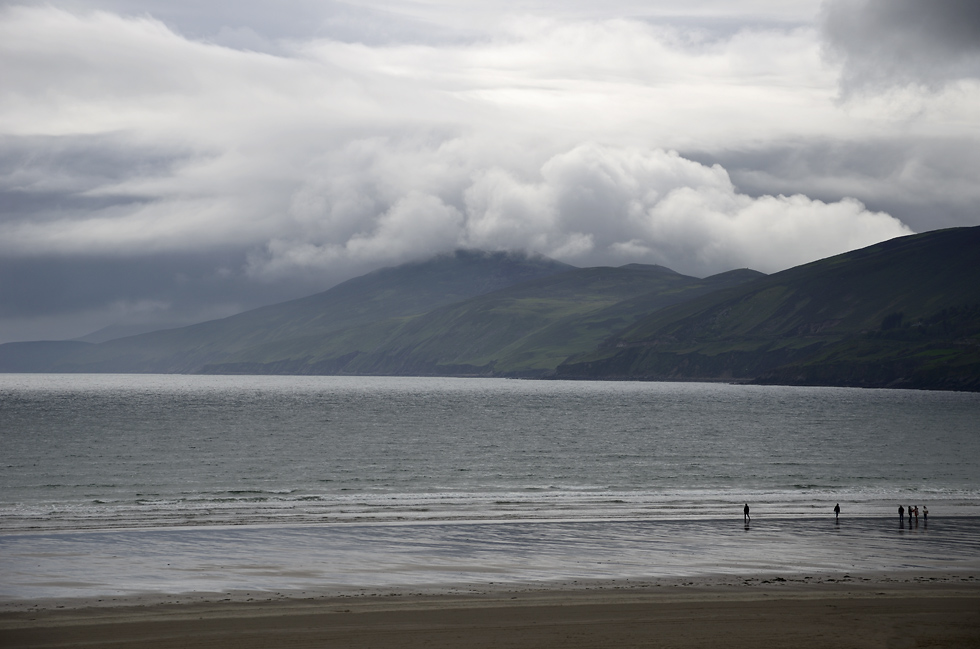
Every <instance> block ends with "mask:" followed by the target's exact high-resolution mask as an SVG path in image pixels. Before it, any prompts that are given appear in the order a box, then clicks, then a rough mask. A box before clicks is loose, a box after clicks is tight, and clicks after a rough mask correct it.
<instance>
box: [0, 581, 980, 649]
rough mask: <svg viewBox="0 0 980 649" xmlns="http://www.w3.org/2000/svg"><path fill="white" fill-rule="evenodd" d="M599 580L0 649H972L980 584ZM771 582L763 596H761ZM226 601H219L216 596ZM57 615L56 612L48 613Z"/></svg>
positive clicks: (396, 596)
mask: <svg viewBox="0 0 980 649" xmlns="http://www.w3.org/2000/svg"><path fill="white" fill-rule="evenodd" d="M846 574H847V575H848V576H847V577H844V576H843V575H836V576H829V575H824V576H823V577H816V576H799V575H797V576H785V577H783V578H782V579H783V581H776V580H775V579H767V578H766V577H765V576H759V577H751V578H741V577H740V578H733V577H726V576H714V577H711V578H704V577H702V578H693V579H671V580H656V581H648V582H642V583H633V582H629V583H626V582H622V581H607V582H590V583H588V584H570V583H566V584H550V585H547V586H544V587H541V586H538V587H533V586H531V587H526V588H525V587H515V585H511V586H509V587H508V586H506V585H500V587H497V588H495V587H492V586H491V587H484V588H482V589H480V588H473V589H470V590H467V588H466V586H465V585H460V586H459V588H458V589H457V590H456V591H455V592H449V591H447V590H444V591H443V592H430V593H425V592H419V591H418V590H417V589H415V590H414V591H412V592H401V593H399V592H396V591H394V590H392V589H382V590H380V591H379V592H375V593H370V594H361V595H349V596H343V595H336V594H334V595H332V596H330V595H325V594H324V595H322V596H310V597H282V598H277V597H276V594H274V593H265V594H264V595H266V596H267V597H266V598H265V599H259V598H255V597H253V598H252V599H253V601H248V600H247V599H243V598H244V596H245V595H249V594H251V595H259V593H234V594H230V595H233V597H232V598H230V601H220V600H218V599H216V596H217V595H219V594H218V593H209V594H205V593H199V594H197V596H198V597H199V598H200V599H198V600H194V598H193V597H184V596H181V597H182V598H183V599H181V600H179V603H178V602H170V603H167V602H164V601H159V598H145V597H141V596H130V597H125V598H121V600H122V601H117V602H114V603H102V604H99V605H94V602H86V601H84V600H80V601H75V602H74V604H75V605H74V606H72V605H70V603H69V602H65V603H63V604H60V605H54V602H48V604H49V605H53V606H50V607H45V608H34V609H23V610H10V609H8V608H6V607H4V608H0V644H2V645H3V646H4V647H30V646H37V645H45V646H54V647H71V646H84V645H92V644H94V645H98V646H110V645H111V646H153V647H160V648H164V647H178V646H181V647H182V646H202V647H203V646H208V647H219V648H221V647H228V648H235V649H248V648H250V647H262V646H296V647H314V646H331V647H367V646H382V647H385V646H398V647H410V648H411V647H434V648H438V647H460V646H475V647H496V646H508V647H539V648H547V647H595V646H616V647H631V646H651V645H653V646H675V647H695V646H720V645H725V646H731V647H742V646H745V647H749V646H760V645H763V646H765V645H770V646H774V647H783V646H785V647H795V648H809V647H841V646H845V647H849V646H854V647H858V646H862V647H867V646H881V647H914V646H932V645H938V646H943V647H975V646H978V644H980V575H977V574H961V575H957V574H944V575H941V574H938V573H930V572H921V571H908V572H889V573H876V574H866V575H850V574H849V573H846ZM766 582H768V583H766ZM221 595H229V594H221ZM57 606H65V608H58V607H57Z"/></svg>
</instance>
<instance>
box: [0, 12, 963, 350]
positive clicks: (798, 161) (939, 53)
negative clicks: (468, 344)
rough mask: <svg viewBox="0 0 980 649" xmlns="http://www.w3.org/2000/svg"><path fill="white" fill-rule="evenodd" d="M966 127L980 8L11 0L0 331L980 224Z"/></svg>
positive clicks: (2, 161) (7, 335)
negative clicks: (505, 265) (488, 261)
mask: <svg viewBox="0 0 980 649" xmlns="http://www.w3.org/2000/svg"><path fill="white" fill-rule="evenodd" d="M977 115H980V3H977V2H975V1H974V0H928V1H926V0H922V1H914V0H853V1H849V0H831V1H830V2H816V1H810V0H799V1H796V2H787V1H785V0H683V1H682V0H664V1H657V0H604V1H603V2H601V3H600V2H595V1H594V0H588V1H586V0H470V1H467V2H453V1H451V0H416V1H410V0H367V1H365V2H355V3H345V2H339V1H329V0H325V1H314V0H285V1H283V0H278V1H276V2H271V1H270V2H266V1H259V0H221V1H208V0H194V1H191V0H145V1H138V0H45V1H44V2H3V1H0V342H6V341H13V340H32V339H60V338H71V337H75V336H81V335H84V334H86V333H89V332H90V331H93V330H95V329H98V328H100V327H102V326H105V325H109V324H128V323H141V322H158V323H164V324H170V323H187V322H192V321H199V320H203V319H209V318H213V317H220V316H224V315H229V314H231V313H235V312H238V311H241V310H243V309H246V308H251V307H254V306H259V305H261V304H267V303H271V302H276V301H281V300H285V299H289V298H293V297H299V296H302V295H306V294H310V293H313V292H316V291H320V290H324V289H326V288H328V287H330V286H331V285H333V284H335V283H337V282H339V281H342V280H344V279H348V278H350V277H352V276H355V275H359V274H362V273H364V272H366V271H369V270H372V269H375V268H378V267H381V266H388V265H393V264H397V263H401V262H404V261H407V260H411V259H416V258H422V257H427V256H430V255H432V254H435V253H439V252H444V251H449V250H452V249H454V248H458V247H474V248H483V249H488V250H503V249H525V250H528V251H532V252H539V253H543V254H546V255H549V256H551V257H554V258H556V259H560V260H562V261H565V262H568V263H571V264H575V265H578V266H591V265H600V264H604V265H621V264H626V263H631V262H643V263H658V264H663V265H666V266H668V267H671V268H673V269H675V270H677V271H680V272H683V273H687V274H691V275H696V276H705V275H708V274H712V273H716V272H720V271H724V270H729V269H732V268H738V267H750V268H754V269H757V270H761V271H764V272H773V271H778V270H782V269H784V268H788V267H790V266H794V265H797V264H800V263H804V262H807V261H811V260H814V259H818V258H821V257H825V256H828V255H832V254H836V253H839V252H843V251H846V250H851V249H854V248H857V247H862V246H865V245H869V244H871V243H875V242H877V241H881V240H884V239H889V238H892V237H895V236H900V235H903V234H908V233H911V232H923V231H927V230H933V229H937V228H946V227H953V226H964V225H968V226H970V225H978V224H980V210H978V208H977V206H978V205H980V119H978V118H977Z"/></svg>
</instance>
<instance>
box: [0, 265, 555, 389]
mask: <svg viewBox="0 0 980 649" xmlns="http://www.w3.org/2000/svg"><path fill="white" fill-rule="evenodd" d="M572 268H574V267H573V266H569V265H568V264H563V263H561V262H558V261H555V260H553V259H548V258H546V257H543V256H532V255H525V254H521V253H504V252H499V253H487V252H483V251H475V250H458V251H456V252H454V253H450V254H445V255H439V256H437V257H434V258H432V259H428V260H424V261H418V262H411V263H407V264H402V265H400V266H396V267H392V268H384V269H381V270H378V271H375V272H373V273H368V274H367V275H363V276H361V277H356V278H354V279H351V280H349V281H346V282H343V283H341V284H338V285H337V286H334V287H333V288H331V289H329V290H327V291H324V292H322V293H318V294H316V295H312V296H309V297H306V298H301V299H298V300H292V301H289V302H283V303H280V304H274V305H271V306H267V307H262V308H259V309H253V310H251V311H246V312H244V313H240V314H238V315H234V316H231V317H228V318H223V319H220V320H211V321H208V322H203V323H200V324H196V325H191V326H188V327H180V328H176V329H168V330H164V331H155V332H151V333H145V334H141V335H138V336H130V337H126V338H120V339H116V340H111V341H108V342H104V343H101V344H89V345H86V344H84V343H76V344H73V345H70V346H66V345H63V344H59V343H8V344H6V345H0V371H8V372H9V371H45V372H51V371H55V372H160V373H169V372H196V371H198V370H200V369H201V367H202V366H203V365H205V364H207V363H211V362H218V361H221V360H223V359H225V358H227V357H228V356H229V355H232V354H234V353H236V352H239V351H241V350H243V349H247V348H249V347H253V346H256V345H262V344H266V343H270V342H275V341H281V340H288V339H294V338H297V337H323V336H327V335H329V334H331V333H332V332H335V331H339V330H342V329H344V328H348V327H355V326H362V325H366V324H371V323H374V322H377V321H383V320H386V319H389V318H395V317H404V316H411V315H416V314H419V313H425V312H427V311H430V310H432V309H434V308H437V307H440V306H443V305H445V304H451V303H453V302H458V301H460V300H464V299H467V298H470V297H473V296H476V295H480V294H482V293H487V292H490V291H495V290H497V289H500V288H504V287H506V286H510V285H512V284H516V283H519V282H523V281H527V280H533V279H537V278H540V277H546V276H548V275H553V274H555V273H560V272H563V271H566V270H570V269H572ZM32 348H33V349H36V350H38V351H41V350H43V351H44V353H43V355H41V356H38V358H37V361H38V362H37V363H35V364H34V365H33V366H32V365H30V363H28V356H29V355H30V349H32ZM61 352H63V353H61ZM8 359H10V360H11V362H13V361H16V367H17V368H18V369H16V370H15V369H9V368H11V367H13V366H12V365H11V364H10V363H8ZM27 367H30V368H31V369H25V368H27Z"/></svg>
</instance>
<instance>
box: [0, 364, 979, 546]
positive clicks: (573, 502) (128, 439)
mask: <svg viewBox="0 0 980 649" xmlns="http://www.w3.org/2000/svg"><path fill="white" fill-rule="evenodd" d="M0 452H2V460H0V462H2V464H0V532H17V531H28V530H35V531H37V530H41V531H54V530H78V529H102V530H104V529H120V528H132V527H171V526H187V525H195V526H196V525H216V524H282V523H289V524H292V523H296V524H306V523H313V522H315V523H333V522H346V523H364V522H393V521H462V520H466V521H481V520H482V521H486V520H495V521H500V520H543V519H547V520H561V521H568V520H572V521H574V520H580V521H584V520H609V519H616V520H637V519H639V520H660V519H664V520H666V519H671V520H677V519H712V518H719V517H732V516H735V517H737V518H739V519H740V518H741V506H742V504H743V503H744V502H748V503H750V504H751V505H752V508H753V509H752V511H753V515H754V516H756V517H772V518H775V517H780V518H788V517H811V516H815V515H820V516H823V515H826V514H827V513H828V512H830V510H831V509H832V508H833V506H834V504H835V503H837V502H840V503H841V507H842V509H843V510H844V513H845V515H847V516H863V517H875V516H882V517H886V516H887V517H897V516H896V515H897V512H896V509H897V507H898V505H899V504H904V505H906V506H907V505H910V504H912V505H920V506H921V505H926V506H928V507H929V509H930V513H931V514H932V516H933V517H937V516H944V517H949V516H976V515H980V394H967V393H943V392H918V391H901V390H896V391H892V390H857V389H838V388H790V387H761V386H741V385H725V384H699V383H631V382H549V381H513V380H497V379H450V378H372V377H264V376H243V377H237V376H236V377H220V376H219V377H211V376H170V375H168V376H154V375H0Z"/></svg>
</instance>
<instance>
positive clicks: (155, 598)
mask: <svg viewBox="0 0 980 649" xmlns="http://www.w3.org/2000/svg"><path fill="white" fill-rule="evenodd" d="M906 591H908V592H914V593H915V594H917V595H922V594H924V593H932V594H935V593H939V592H947V593H957V594H964V593H967V594H968V593H974V594H976V595H977V596H980V570H978V571H939V570H921V569H907V570H887V571H884V570H882V571H843V570H842V571H839V572H821V573H791V572H788V571H771V572H765V573H758V574H754V575H748V574H744V573H731V574H720V573H713V574H692V575H688V576H679V577H662V578H639V579H630V578H622V579H565V580H552V581H544V582H540V581H539V582H506V581H505V582H464V581H460V582H458V583H448V584H437V585H429V586H420V585H418V584H415V585H410V586H406V585H386V586H373V587H363V586H355V585H351V586H345V587H336V586H334V587H323V588H305V589H303V590H299V589H287V588H282V589H276V590H265V589H251V590H245V589H241V590H228V591H221V592H218V591H186V592H179V593H164V592H144V593H135V594H126V595H116V596H112V595H93V596H86V597H47V598H38V599H27V598H6V599H0V629H2V628H4V626H5V621H6V620H7V619H8V618H9V617H11V616H13V617H17V616H19V615H20V614H24V613H43V612H54V613H69V612H71V611H82V610H84V611H95V610H118V611H125V610H136V609H148V608H159V607H162V608H167V607H210V606H216V607H222V606H240V605H242V606H282V607H288V606H294V605H295V606H303V605H313V606H319V605H320V604H321V603H323V602H346V603H351V604H353V603H357V604H359V605H367V606H371V605H373V604H376V603H378V602H389V603H393V604H397V606H403V605H404V604H402V603H415V604H419V603H425V602H428V601H433V602H444V603H445V602H456V603H457V604H459V605H460V606H463V607H465V603H466V602H471V601H472V602H492V601H500V602H507V601H510V600H512V599H514V598H518V599H522V600H542V601H549V600H555V599H571V600H575V599H588V598H591V597H609V596H613V597H616V598H618V599H624V598H625V599H628V598H630V597H633V598H640V599H658V600H659V599H665V598H666V599H677V598H682V599H698V598H708V599H715V598H722V599H725V598H733V599H753V598H756V599H757V598H759V597H774V598H791V599H806V598H813V597H823V596H826V595H827V594H828V593H830V594H832V593H838V594H839V593H841V592H846V593H847V594H848V595H849V596H853V597H880V596H885V595H894V594H896V593H905V592H906Z"/></svg>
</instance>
